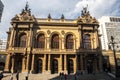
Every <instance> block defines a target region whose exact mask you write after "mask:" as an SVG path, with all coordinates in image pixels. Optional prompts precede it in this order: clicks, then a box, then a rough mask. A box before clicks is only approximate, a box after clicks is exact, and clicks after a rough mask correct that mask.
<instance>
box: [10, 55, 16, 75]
mask: <svg viewBox="0 0 120 80" xmlns="http://www.w3.org/2000/svg"><path fill="white" fill-rule="evenodd" d="M11 57H12V67H11V72H12V73H14V66H15V65H14V63H15V61H14V58H15V57H14V54H13V55H11Z"/></svg>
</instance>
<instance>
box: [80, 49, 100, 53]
mask: <svg viewBox="0 0 120 80" xmlns="http://www.w3.org/2000/svg"><path fill="white" fill-rule="evenodd" d="M99 51H100V50H98V49H79V50H78V52H84V53H96V52H99Z"/></svg>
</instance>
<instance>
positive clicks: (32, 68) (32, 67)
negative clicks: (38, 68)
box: [30, 54, 35, 73]
mask: <svg viewBox="0 0 120 80" xmlns="http://www.w3.org/2000/svg"><path fill="white" fill-rule="evenodd" d="M34 61H35V54H33V55H32V64H31V71H30V72H31V73H34Z"/></svg>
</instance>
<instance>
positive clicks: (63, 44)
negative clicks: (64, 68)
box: [61, 38, 65, 49]
mask: <svg viewBox="0 0 120 80" xmlns="http://www.w3.org/2000/svg"><path fill="white" fill-rule="evenodd" d="M61 42H62V44H61V45H62V49H65V42H64V38H62V40H61Z"/></svg>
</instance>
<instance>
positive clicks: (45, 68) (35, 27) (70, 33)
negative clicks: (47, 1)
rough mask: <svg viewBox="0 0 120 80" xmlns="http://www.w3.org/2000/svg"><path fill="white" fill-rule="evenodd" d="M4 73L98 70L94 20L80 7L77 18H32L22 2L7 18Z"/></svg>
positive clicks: (96, 34)
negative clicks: (10, 19) (12, 16)
mask: <svg viewBox="0 0 120 80" xmlns="http://www.w3.org/2000/svg"><path fill="white" fill-rule="evenodd" d="M11 25H12V27H10V30H9V32H8V43H9V44H8V48H7V56H6V63H5V70H4V71H6V72H10V71H11V72H17V71H19V72H31V73H51V74H54V73H61V72H64V73H76V72H77V71H79V70H81V71H84V72H88V73H92V72H98V71H101V70H102V64H101V63H102V62H101V61H102V60H101V59H102V58H101V57H102V56H101V55H102V54H101V50H100V44H99V43H100V41H99V35H98V27H99V24H98V21H97V20H96V19H95V18H94V17H92V16H91V15H90V14H89V11H87V8H84V9H83V10H82V14H81V16H79V17H78V18H77V19H73V20H71V19H65V17H64V15H62V16H61V18H60V19H53V18H52V17H51V15H50V14H49V15H48V18H35V17H34V16H33V15H31V11H30V9H29V7H28V5H26V7H25V9H23V11H22V12H21V13H20V14H18V15H16V16H15V17H14V18H13V19H12V21H11Z"/></svg>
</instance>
